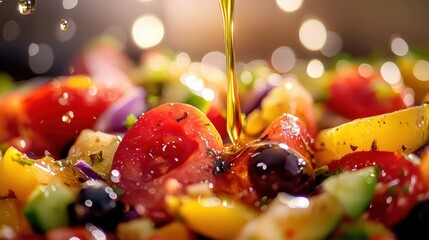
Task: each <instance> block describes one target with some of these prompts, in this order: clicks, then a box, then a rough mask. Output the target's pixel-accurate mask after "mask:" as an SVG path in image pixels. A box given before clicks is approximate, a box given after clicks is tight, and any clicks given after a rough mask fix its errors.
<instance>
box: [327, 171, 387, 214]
mask: <svg viewBox="0 0 429 240" xmlns="http://www.w3.org/2000/svg"><path fill="white" fill-rule="evenodd" d="M378 176H379V168H377V167H366V168H363V169H360V170H357V171H353V172H343V173H340V174H338V175H334V176H331V177H329V178H327V179H326V180H325V181H324V182H323V183H322V187H323V189H324V190H325V191H326V192H328V193H330V194H331V195H333V196H335V197H336V198H337V199H338V200H339V201H340V203H341V205H342V206H343V208H344V210H345V212H346V214H347V215H348V216H349V217H350V218H352V219H357V218H358V217H359V216H361V215H362V213H363V212H364V211H365V210H366V209H367V208H368V206H369V204H370V203H371V200H372V198H373V197H374V194H375V187H376V184H377V180H378Z"/></svg>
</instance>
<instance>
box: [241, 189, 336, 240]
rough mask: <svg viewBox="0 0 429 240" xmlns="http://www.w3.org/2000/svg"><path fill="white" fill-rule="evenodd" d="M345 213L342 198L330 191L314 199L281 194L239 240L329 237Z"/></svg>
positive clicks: (245, 228)
mask: <svg viewBox="0 0 429 240" xmlns="http://www.w3.org/2000/svg"><path fill="white" fill-rule="evenodd" d="M343 216H344V209H343V208H342V207H341V205H340V203H339V201H338V199H337V198H336V197H335V196H332V195H331V194H329V193H321V194H319V195H316V196H312V197H310V198H306V197H294V196H291V195H288V194H286V193H279V194H278V195H277V197H276V198H275V199H274V200H273V202H272V203H271V204H270V205H269V207H268V210H267V212H265V213H264V214H262V215H261V216H259V217H258V218H256V219H255V220H253V221H251V222H250V223H248V224H247V225H246V226H245V227H244V228H243V230H242V232H241V234H240V236H239V238H238V239H239V240H250V239H252V240H262V239H273V240H274V239H279V240H280V239H281V240H283V239H312V240H317V239H326V238H327V237H328V236H329V235H330V234H332V232H333V231H334V230H335V229H336V227H337V226H338V224H339V223H340V221H341V219H342V217H343Z"/></svg>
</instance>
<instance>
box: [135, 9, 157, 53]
mask: <svg viewBox="0 0 429 240" xmlns="http://www.w3.org/2000/svg"><path fill="white" fill-rule="evenodd" d="M132 37H133V41H134V43H135V44H136V45H137V46H138V47H139V48H142V49H147V48H151V47H153V46H156V45H157V44H159V43H160V42H161V40H162V39H163V37H164V24H163V23H162V22H161V20H160V19H159V18H158V17H156V16H155V15H150V14H149V15H144V16H141V17H139V18H138V19H137V20H136V21H135V22H134V23H133V26H132Z"/></svg>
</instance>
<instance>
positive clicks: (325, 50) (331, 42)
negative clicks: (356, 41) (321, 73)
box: [320, 31, 343, 57]
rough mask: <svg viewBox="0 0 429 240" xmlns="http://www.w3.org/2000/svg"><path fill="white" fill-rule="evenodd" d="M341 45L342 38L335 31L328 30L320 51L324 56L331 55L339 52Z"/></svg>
mask: <svg viewBox="0 0 429 240" xmlns="http://www.w3.org/2000/svg"><path fill="white" fill-rule="evenodd" d="M342 47H343V39H342V38H341V36H340V35H338V33H336V32H332V31H328V32H327V33H326V43H325V44H324V45H323V47H322V49H320V52H321V53H322V54H323V55H325V56H326V57H333V56H335V55H337V54H338V53H340V51H341V49H342Z"/></svg>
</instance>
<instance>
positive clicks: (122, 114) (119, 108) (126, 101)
mask: <svg viewBox="0 0 429 240" xmlns="http://www.w3.org/2000/svg"><path fill="white" fill-rule="evenodd" d="M146 110H147V104H146V91H145V90H144V89H143V88H140V87H135V88H132V89H131V90H129V91H128V92H127V93H125V95H124V96H123V97H122V98H121V99H119V100H118V101H116V102H115V103H113V104H112V106H110V107H109V108H108V109H107V110H106V111H105V112H104V113H103V114H101V116H100V117H99V118H98V120H97V122H96V123H95V125H94V130H98V131H102V132H109V133H124V132H126V131H127V128H126V127H125V126H124V121H125V119H126V117H127V116H128V115H129V114H134V115H135V116H136V117H139V116H140V115H141V114H142V113H144V112H145V111H146Z"/></svg>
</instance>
